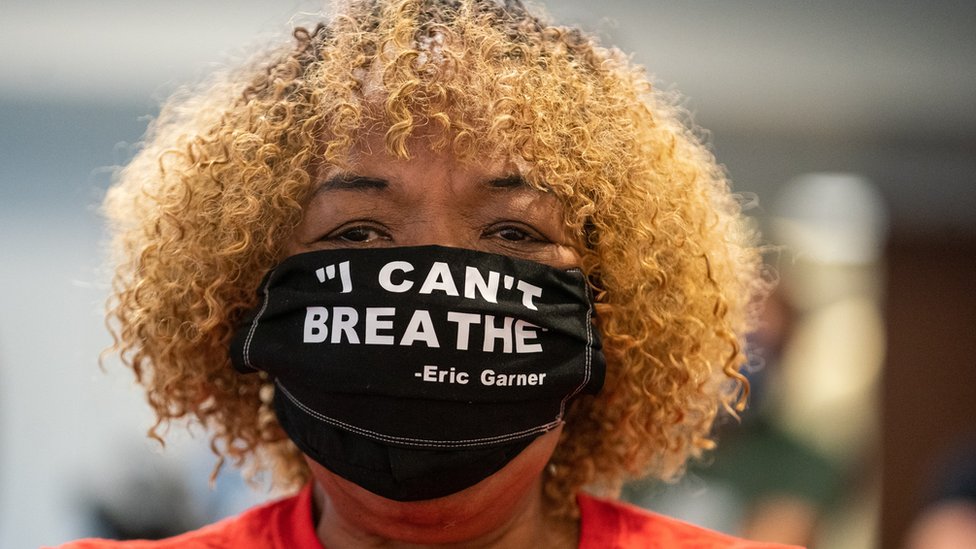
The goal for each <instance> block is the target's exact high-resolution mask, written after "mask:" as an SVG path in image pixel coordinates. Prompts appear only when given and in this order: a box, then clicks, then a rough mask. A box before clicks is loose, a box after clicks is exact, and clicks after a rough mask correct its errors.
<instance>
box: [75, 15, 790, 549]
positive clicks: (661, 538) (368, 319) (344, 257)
mask: <svg viewBox="0 0 976 549" xmlns="http://www.w3.org/2000/svg"><path fill="white" fill-rule="evenodd" d="M294 38H295V41H294V43H292V44H289V45H287V46H281V47H275V48H274V49H271V50H269V51H267V52H263V53H261V54H259V55H258V56H257V57H256V59H255V61H254V62H253V63H252V64H250V65H247V66H244V67H242V68H239V69H236V70H232V71H229V72H227V73H224V74H222V75H219V76H217V77H215V79H214V80H213V81H211V82H210V83H208V85H207V86H204V87H202V88H201V89H199V90H198V91H196V92H192V93H187V94H184V95H179V96H177V97H174V98H173V99H171V100H170V101H169V102H168V103H167V104H166V105H165V106H164V108H163V110H162V113H161V114H160V116H159V118H158V119H157V120H156V121H155V122H154V123H153V124H152V126H151V128H150V130H149V134H148V136H147V139H146V143H145V146H144V148H143V149H142V151H141V152H140V153H139V154H138V155H137V157H136V158H135V159H134V160H133V161H132V162H131V163H130V164H129V165H128V166H127V167H126V168H125V170H124V171H123V172H122V173H121V175H120V177H119V180H118V181H117V182H116V183H115V185H114V186H113V188H112V189H111V190H110V192H109V195H108V197H107V199H106V203H105V209H106V212H107V214H108V216H109V219H110V221H111V224H112V229H113V231H114V235H115V236H114V250H115V252H116V254H117V255H116V260H117V262H118V268H117V271H116V278H115V282H114V297H113V301H112V303H111V307H110V318H111V321H112V323H113V326H114V332H115V336H116V338H117V350H118V351H119V352H120V354H121V356H122V359H123V361H124V362H125V363H126V364H128V365H129V366H130V367H131V368H132V369H133V370H134V372H135V374H136V377H137V379H138V380H139V382H140V383H141V384H142V385H143V386H144V387H145V389H146V391H147V396H148V400H149V403H150V405H151V406H152V408H153V410H154V411H155V412H156V415H157V419H158V423H157V425H156V428H155V429H154V430H153V433H154V435H157V436H158V432H159V430H160V429H161V428H162V427H163V426H165V425H167V424H168V423H170V422H172V421H174V420H183V419H192V420H196V421H199V422H200V423H202V424H203V425H205V426H206V427H207V428H208V429H209V430H210V433H211V436H212V439H211V440H212V448H213V450H214V452H215V453H216V454H217V455H218V457H219V459H220V463H223V462H224V461H230V462H231V463H233V464H234V465H238V466H243V467H245V468H246V469H247V470H248V471H250V472H251V473H254V472H258V471H268V472H270V473H271V474H272V475H273V477H274V479H275V481H276V482H277V483H278V484H279V486H282V487H284V488H287V489H293V490H298V493H297V494H296V495H294V496H292V497H289V498H286V499H283V500H280V501H277V502H273V503H270V504H267V505H264V506H260V507H257V508H255V509H252V510H250V511H248V512H245V513H244V514H242V515H239V516H237V517H234V518H231V519H227V520H225V521H222V522H219V523H217V524H214V525H211V526H209V527H205V528H203V529H200V530H197V531H194V532H189V533H186V534H183V535H181V536H178V537H176V538H170V539H169V540H163V541H159V542H134V543H133V544H132V545H130V546H132V547H192V546H207V547H215V546H219V547H330V548H355V547H417V546H425V547H426V546H435V545H437V546H450V547H532V546H537V547H582V548H598V547H599V548H603V547H647V546H660V547H733V546H735V547H773V545H772V544H761V543H749V542H744V541H742V540H739V539H736V538H733V537H731V536H727V535H724V534H720V533H716V532H712V531H709V530H706V529H703V528H699V527H695V526H691V525H689V524H686V523H682V522H679V521H676V520H673V519H669V518H666V517H664V516H660V515H655V514H652V513H648V512H645V511H641V510H638V509H636V508H633V507H630V506H627V505H625V504H622V503H618V502H615V501H612V500H609V499H600V498H598V497H594V496H591V495H588V494H587V492H586V491H584V489H585V490H587V491H590V492H597V493H601V494H606V495H614V494H615V493H616V492H618V491H619V488H620V486H621V484H622V483H623V482H624V481H625V480H626V479H628V478H634V477H638V476H643V475H648V474H650V475H654V476H656V477H658V478H673V477H675V476H677V475H679V474H680V473H681V471H682V470H683V468H684V465H685V463H686V461H687V460H688V459H689V458H691V457H696V456H700V455H701V454H702V453H703V451H705V450H707V449H710V448H711V447H712V446H713V442H712V439H711V429H712V425H713V423H714V421H715V419H716V417H717V416H718V415H720V414H722V413H724V412H723V411H730V412H731V411H733V410H735V409H738V410H741V409H742V407H743V406H744V402H745V398H746V395H747V392H748V391H747V389H746V387H747V383H746V381H745V379H744V377H743V376H742V374H740V373H739V368H740V366H741V364H742V362H743V360H744V358H743V353H742V350H741V342H742V341H743V338H744V336H745V334H746V333H747V332H748V331H749V330H750V328H751V327H752V320H753V319H752V317H753V316H754V313H755V305H756V303H757V298H758V296H759V295H760V294H761V293H763V290H764V287H765V284H764V283H763V282H762V280H761V279H760V276H759V273H760V258H759V255H758V253H757V251H756V249H755V248H754V239H755V236H754V235H753V234H752V231H751V230H750V229H748V228H747V225H746V224H745V223H744V221H743V219H742V217H741V214H740V212H739V208H738V205H737V203H736V201H735V200H734V198H733V197H732V195H731V194H730V191H729V186H728V181H727V180H726V177H725V175H724V172H723V171H722V169H721V168H720V167H719V166H718V165H717V164H716V162H715V160H714V158H713V157H712V155H711V154H710V153H709V152H708V150H707V149H706V148H705V147H704V146H703V145H702V144H701V143H700V141H699V140H698V139H697V138H695V137H694V135H693V133H692V132H691V131H690V130H689V129H688V128H687V127H686V126H685V124H684V123H683V121H682V120H683V115H682V113H681V111H680V109H678V108H677V107H675V106H674V103H673V102H672V101H671V100H669V99H668V98H666V97H665V96H664V95H662V94H659V93H658V92H656V91H655V90H654V89H652V87H651V86H650V84H649V83H648V81H647V78H646V76H645V74H644V72H643V70H642V69H641V68H639V67H636V66H634V65H633V64H632V63H631V62H630V61H629V60H628V58H627V57H626V56H625V55H623V54H622V53H620V52H619V51H617V50H614V49H606V48H603V47H601V46H599V45H598V44H597V43H596V42H595V41H594V40H593V39H592V38H590V37H588V36H586V35H585V34H583V33H582V32H581V31H579V30H578V29H574V28H566V27H557V26H552V25H550V24H548V23H546V22H545V21H543V20H542V19H541V18H539V17H537V16H535V15H533V14H531V13H529V12H528V11H527V10H526V9H525V8H524V7H523V6H522V5H521V3H520V2H517V1H513V0H508V1H505V2H494V1H475V0H465V1H447V0H427V1H421V0H397V1H394V0H390V1H355V2H350V3H348V4H347V5H345V6H344V7H343V8H342V10H341V11H340V13H338V14H337V15H336V16H335V17H334V18H332V19H331V20H330V21H329V22H328V23H326V24H322V25H319V26H317V27H315V28H314V29H312V30H305V29H302V28H299V29H296V30H295V33H294ZM111 546H115V544H114V542H110V541H105V540H87V541H80V542H75V543H73V544H68V545H67V547H77V548H82V547H111ZM122 546H126V545H125V544H124V543H123V545H122Z"/></svg>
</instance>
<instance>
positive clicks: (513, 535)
mask: <svg viewBox="0 0 976 549" xmlns="http://www.w3.org/2000/svg"><path fill="white" fill-rule="evenodd" d="M335 499H342V498H341V497H340V498H333V497H330V495H329V493H327V491H326V490H323V489H322V487H321V486H320V485H318V483H316V486H315V498H314V502H315V515H316V517H317V521H316V534H317V535H318V538H319V540H320V541H321V542H322V545H323V546H324V547H325V548H326V549H337V548H342V549H347V548H348V549H360V548H362V549H367V548H368V549H373V548H377V549H378V548H383V549H415V548H421V547H434V546H436V547H438V548H443V549H495V548H510V547H539V548H542V547H545V548H550V547H552V548H567V549H570V548H575V547H577V546H578V543H579V542H578V539H579V526H578V524H577V522H576V521H573V520H570V519H557V518H553V517H552V516H551V515H550V514H549V513H548V512H547V509H546V505H545V501H544V498H543V496H542V481H541V478H538V479H537V480H536V482H535V483H534V485H533V486H532V487H531V488H530V489H529V490H526V491H525V492H524V493H523V494H522V496H521V497H520V498H516V499H508V500H507V501H506V500H505V499H504V498H503V499H502V500H501V501H496V502H488V501H473V502H471V503H470V504H465V503H463V502H462V503H460V504H459V503H458V502H456V501H444V502H443V505H441V504H440V502H439V500H430V501H425V502H414V503H405V504H404V503H400V504H399V505H400V506H403V507H402V508H400V509H398V508H397V506H396V505H397V504H391V505H390V507H389V508H388V509H386V510H382V511H386V512H382V511H381V512H380V513H378V514H383V515H386V516H363V513H362V512H363V511H364V510H363V509H359V510H351V509H348V508H340V505H339V502H337V501H335ZM346 507H348V506H346ZM350 511H351V512H350ZM370 514H372V515H375V514H377V513H370Z"/></svg>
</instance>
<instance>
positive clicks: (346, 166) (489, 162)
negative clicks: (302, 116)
mask: <svg viewBox="0 0 976 549" xmlns="http://www.w3.org/2000/svg"><path fill="white" fill-rule="evenodd" d="M445 143H447V145H445ZM405 153H406V154H405V155H401V154H398V153H397V152H395V151H392V150H391V149H390V147H388V146H387V144H386V140H385V133H384V132H378V131H372V132H368V133H365V134H364V135H362V136H361V137H360V138H359V139H357V140H356V142H355V144H353V145H352V146H351V147H350V149H349V150H348V152H347V153H346V154H345V155H343V157H342V158H338V159H336V161H334V162H330V163H327V164H323V165H322V166H321V169H320V170H319V172H318V173H317V174H316V179H317V183H318V184H321V183H322V182H323V181H328V180H331V179H334V178H337V177H343V176H347V175H356V176H365V177H377V178H391V177H393V178H396V175H397V174H401V173H404V172H423V171H424V170H431V171H450V172H453V173H456V174H457V175H458V176H459V177H466V178H474V179H479V180H501V179H519V180H521V181H522V182H528V181H527V179H528V177H529V174H530V172H531V165H530V164H529V163H528V162H526V161H525V160H524V159H523V158H521V156H520V155H518V154H515V153H507V154H506V153H503V152H500V151H493V152H491V153H487V154H485V155H482V156H475V155H459V154H455V153H454V152H453V150H452V148H451V146H450V138H445V137H444V136H442V135H438V134H433V133H422V132H421V133H419V135H414V136H411V137H410V138H409V139H408V140H407V141H406V142H405Z"/></svg>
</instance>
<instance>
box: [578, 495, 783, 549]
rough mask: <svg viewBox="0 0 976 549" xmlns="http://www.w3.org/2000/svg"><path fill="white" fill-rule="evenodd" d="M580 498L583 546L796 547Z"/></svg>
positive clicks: (585, 548) (624, 548) (587, 548)
mask: <svg viewBox="0 0 976 549" xmlns="http://www.w3.org/2000/svg"><path fill="white" fill-rule="evenodd" d="M577 501H578V503H579V507H580V544H579V549H597V548H608V547H612V548H618V549H631V548H633V549H637V548H649V547H655V548H660V549H669V548H681V547H695V548H698V549H718V548H722V549H786V548H793V549H796V548H795V546H792V545H781V544H777V543H763V542H758V541H749V540H744V539H741V538H737V537H734V536H730V535H728V534H723V533H720V532H716V531H714V530H709V529H707V528H702V527H701V526H695V525H693V524H690V523H687V522H683V521H680V520H677V519H673V518H670V517H666V516H664V515H659V514H657V513H653V512H651V511H647V510H645V509H641V508H639V507H635V506H633V505H629V504H626V503H622V502H619V501H612V500H606V499H601V498H597V497H594V496H591V495H588V494H580V495H579V496H578V497H577Z"/></svg>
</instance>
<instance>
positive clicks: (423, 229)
mask: <svg viewBox="0 0 976 549" xmlns="http://www.w3.org/2000/svg"><path fill="white" fill-rule="evenodd" d="M418 143H419V141H418ZM410 152H411V158H410V159H409V160H400V159H395V158H392V157H390V156H388V155H387V154H386V153H385V150H384V147H383V142H382V139H375V140H373V141H372V142H369V143H368V144H367V147H364V148H363V149H362V150H360V151H359V152H358V153H357V154H355V155H354V157H353V158H352V162H351V163H350V167H349V168H347V171H339V170H337V169H333V170H331V171H327V172H326V173H324V174H322V176H321V177H320V182H319V184H318V187H317V189H316V191H315V192H314V194H313V196H312V198H311V200H310V201H309V203H308V206H307V208H306V210H305V212H304V218H303V220H302V222H301V224H300V225H299V227H298V228H297V230H296V231H295V233H294V236H293V238H292V239H291V241H290V242H289V243H288V246H287V248H286V250H287V252H288V253H289V254H298V253H302V252H308V251H313V250H322V249H335V248H369V247H392V246H421V245H439V246H450V247H457V248H468V249H473V250H479V251H483V252H490V253H495V254H504V255H508V256H512V257H517V258H520V259H527V260H531V261H536V262H539V263H545V264H547V265H550V266H552V267H556V268H560V269H568V268H571V267H574V266H577V265H578V264H579V254H578V253H577V251H576V250H577V247H576V242H574V240H573V238H572V235H571V233H570V231H569V230H568V229H567V228H566V226H565V223H564V217H563V210H562V207H561V205H560V203H559V202H558V200H557V199H556V197H555V196H554V195H553V194H552V193H545V192H542V191H539V190H537V189H535V188H534V187H531V186H530V185H528V184H527V183H525V182H524V181H523V180H522V179H521V177H520V176H519V175H518V174H519V172H518V170H517V168H516V167H515V165H514V164H513V163H506V162H490V163H485V164H477V165H472V164H462V163H460V162H458V161H457V160H456V159H454V158H453V157H452V156H451V155H450V154H448V153H432V152H430V151H429V150H427V149H426V148H425V147H422V146H420V145H417V146H415V147H413V148H412V149H411V151H410ZM560 431H561V429H555V430H553V431H551V432H549V433H547V434H545V435H543V436H541V437H539V438H538V439H536V440H535V441H534V442H533V443H532V444H531V445H530V446H529V447H528V448H526V449H525V450H524V451H523V452H522V453H521V454H520V455H519V456H517V457H516V458H515V459H514V460H513V461H511V462H510V463H509V464H508V465H506V466H505V467H504V468H502V469H501V470H499V471H498V472H496V473H495V474H493V475H492V476H491V477H489V478H487V479H485V480H483V481H481V482H479V483H478V484H475V485H474V486H472V487H470V488H467V489H465V490H462V491H460V492H457V493H454V494H451V495H449V496H446V497H442V498H438V499H434V500H426V501H418V502H408V503H404V502H398V501H394V500H389V499H385V498H382V497H380V496H377V495H375V494H373V493H371V492H368V491H366V490H365V489H363V488H360V487H359V486H357V485H355V484H353V483H351V482H348V481H345V480H343V479H342V478H340V477H338V476H336V475H333V474H332V473H330V472H329V471H328V470H326V469H324V468H323V467H322V466H320V465H318V464H317V463H315V462H314V461H313V460H311V459H306V461H308V463H309V465H310V467H311V469H312V472H313V475H314V477H315V478H316V481H317V484H318V487H319V489H320V490H321V491H322V493H320V497H321V496H323V495H324V499H320V505H323V506H324V509H323V510H322V512H323V515H322V517H323V520H328V517H329V516H330V515H329V513H330V512H333V513H334V518H336V519H338V520H339V521H340V522H341V523H344V524H346V525H348V526H352V527H353V528H354V529H356V530H358V531H361V532H369V533H372V534H374V535H377V536H381V537H385V538H393V539H400V540H403V541H411V540H412V541H413V542H449V541H453V540H460V539H471V538H472V537H477V536H478V535H483V534H486V533H488V532H492V531H494V530H495V529H497V528H499V527H500V526H502V525H504V524H505V523H506V521H512V520H517V519H516V518H514V517H517V516H519V515H520V514H522V513H523V512H524V511H525V506H526V505H531V504H533V503H530V500H532V499H533V498H535V497H537V496H538V495H539V494H541V490H540V478H541V473H542V470H543V468H544V467H545V465H546V463H547V462H548V460H549V458H550V457H551V455H552V452H553V450H554V449H555V446H556V442H557V441H558V437H559V433H560ZM534 504H538V502H535V503H534ZM445 525H453V526H450V527H446V526H445ZM321 527H322V525H321V523H320V528H321Z"/></svg>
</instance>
